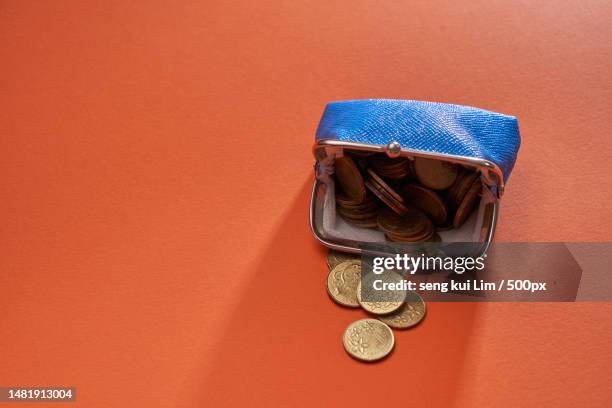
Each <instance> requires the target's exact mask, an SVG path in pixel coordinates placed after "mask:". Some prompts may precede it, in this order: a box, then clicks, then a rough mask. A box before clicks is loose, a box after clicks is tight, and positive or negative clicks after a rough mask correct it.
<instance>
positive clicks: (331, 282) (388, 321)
mask: <svg viewBox="0 0 612 408" xmlns="http://www.w3.org/2000/svg"><path fill="white" fill-rule="evenodd" d="M327 264H328V266H329V268H330V271H329V273H328V275H327V293H328V294H329V296H330V298H331V299H332V300H333V301H334V302H336V303H337V304H339V305H341V306H344V307H349V308H358V307H361V308H362V309H363V310H365V311H366V312H367V313H368V314H370V315H372V316H374V317H376V318H375V319H373V318H366V319H360V320H357V321H355V322H353V323H351V324H350V325H349V326H348V327H347V329H346V330H345V332H344V335H343V337H342V342H343V345H344V349H345V350H346V352H347V353H348V354H349V355H350V356H351V357H354V358H355V359H357V360H360V361H367V362H370V361H376V360H380V359H382V358H384V357H386V356H387V355H389V353H391V351H392V350H393V348H394V346H395V336H394V334H393V331H392V330H391V328H394V329H407V328H410V327H413V326H415V325H417V324H418V323H419V322H420V321H421V320H423V318H424V317H425V302H423V299H422V298H421V297H420V296H419V294H418V293H416V292H412V291H401V290H394V291H386V292H385V294H384V299H378V298H376V297H371V296H372V291H373V290H374V289H373V288H372V282H373V281H374V280H375V279H382V280H383V281H384V282H386V283H398V282H399V281H400V280H401V279H402V277H401V276H400V275H398V274H396V273H391V272H386V273H384V274H382V275H380V276H379V275H368V276H366V277H364V281H363V287H362V281H361V261H360V260H359V258H358V257H357V256H354V255H349V254H344V253H342V252H337V251H329V253H328V255H327ZM362 291H363V292H362ZM377 296H380V295H377Z"/></svg>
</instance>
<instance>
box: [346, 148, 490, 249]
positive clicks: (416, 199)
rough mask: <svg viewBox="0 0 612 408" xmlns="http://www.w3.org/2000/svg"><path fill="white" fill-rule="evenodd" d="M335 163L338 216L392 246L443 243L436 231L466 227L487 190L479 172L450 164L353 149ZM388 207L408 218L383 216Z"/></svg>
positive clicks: (400, 215)
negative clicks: (375, 232)
mask: <svg viewBox="0 0 612 408" xmlns="http://www.w3.org/2000/svg"><path fill="white" fill-rule="evenodd" d="M335 164H336V181H337V185H338V188H337V189H336V191H337V192H336V202H337V209H338V214H339V215H340V216H341V217H342V218H344V219H345V220H346V221H347V222H349V223H351V224H353V225H355V226H357V227H362V228H378V229H380V230H381V231H383V232H384V233H385V237H386V238H387V240H390V241H396V242H417V241H437V240H439V239H440V236H439V235H437V233H436V232H439V231H445V230H449V229H453V228H459V227H460V226H461V225H463V223H464V222H465V221H466V220H467V219H468V218H469V216H470V214H472V212H473V211H474V208H475V207H476V206H477V203H478V201H479V198H480V194H481V191H482V182H481V180H480V177H479V173H477V172H475V171H473V170H470V169H467V168H463V167H461V166H458V165H456V164H452V163H450V162H447V161H441V160H435V159H426V158H420V157H416V158H414V159H408V158H405V157H400V158H393V159H392V158H389V157H388V156H387V155H386V154H381V153H373V152H368V151H364V150H360V151H357V150H351V151H349V154H347V155H344V156H342V157H339V158H337V159H336V161H335ZM385 208H386V209H389V210H391V211H393V212H394V213H395V214H397V215H398V216H399V217H401V218H402V219H398V218H397V217H396V218H392V217H390V216H389V214H388V211H387V212H386V215H382V213H383V211H384V210H383V209H385ZM423 215H424V216H425V218H427V219H429V220H430V222H427V221H424V218H423ZM381 219H382V220H383V221H382V223H381ZM385 220H386V222H385Z"/></svg>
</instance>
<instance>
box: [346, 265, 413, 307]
mask: <svg viewBox="0 0 612 408" xmlns="http://www.w3.org/2000/svg"><path fill="white" fill-rule="evenodd" d="M376 280H381V281H382V282H383V283H395V284H399V283H401V281H402V277H401V276H400V275H398V274H397V273H395V272H384V273H383V274H381V275H375V274H370V275H368V276H366V277H364V280H363V284H362V281H359V283H358V284H357V301H358V302H359V305H361V307H362V308H363V309H364V310H365V311H366V312H370V313H372V314H375V315H384V314H389V313H393V312H395V311H396V310H398V309H399V308H400V307H402V304H403V303H404V300H405V299H406V291H404V290H400V289H397V290H396V289H394V290H390V289H386V290H380V291H379V290H376V289H375V288H374V282H375V281H376ZM377 292H379V293H377ZM368 299H374V300H368Z"/></svg>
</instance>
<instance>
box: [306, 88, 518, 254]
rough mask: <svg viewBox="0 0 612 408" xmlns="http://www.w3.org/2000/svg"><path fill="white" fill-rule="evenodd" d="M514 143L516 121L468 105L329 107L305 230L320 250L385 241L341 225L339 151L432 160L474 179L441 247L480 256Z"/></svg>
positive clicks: (360, 103)
mask: <svg viewBox="0 0 612 408" xmlns="http://www.w3.org/2000/svg"><path fill="white" fill-rule="evenodd" d="M519 146H520V134H519V128H518V123H517V120H516V118H515V117H513V116H508V115H504V114H500V113H495V112H491V111H487V110H483V109H478V108H473V107H469V106H461V105H453V104H446V103H434V102H422V101H411V100H390V99H368V100H352V101H341V102H332V103H329V104H328V105H327V106H326V108H325V111H324V112H323V116H322V117H321V121H320V122H319V126H318V128H317V133H316V141H315V144H314V148H313V152H314V156H315V160H316V164H315V181H314V186H313V190H312V196H311V204H310V226H311V229H312V232H313V234H314V236H315V237H316V239H317V240H319V241H320V242H321V243H322V244H323V245H325V246H327V247H329V248H332V249H336V250H341V251H347V252H355V253H360V252H361V251H362V247H363V244H364V243H376V242H384V241H385V237H384V235H383V233H382V232H380V231H375V230H371V229H366V228H359V227H356V226H354V225H350V224H347V223H346V222H344V221H343V220H342V218H341V217H338V216H336V211H335V207H336V205H335V185H334V178H333V177H332V174H333V171H334V169H333V166H334V159H335V158H337V157H341V156H342V155H343V154H344V150H345V149H351V150H353V151H354V150H365V151H372V152H378V153H386V154H387V155H388V156H389V157H398V156H402V157H407V158H408V159H411V160H414V158H415V157H424V158H433V159H437V160H443V161H448V162H451V163H454V164H458V165H461V166H462V167H464V168H468V169H472V170H474V171H477V172H478V173H479V174H480V179H481V181H482V184H483V189H482V194H481V197H480V203H479V205H478V206H477V210H476V211H474V213H473V214H472V215H471V216H470V218H469V219H468V221H467V222H465V224H464V225H463V226H462V227H461V228H460V229H458V230H452V231H446V232H443V233H440V236H441V238H442V241H443V242H479V243H481V244H482V248H483V251H486V248H488V246H489V244H490V243H491V240H492V239H493V236H494V233H495V225H496V221H497V217H498V215H499V201H500V199H501V197H502V196H503V193H504V190H505V188H506V183H507V182H508V178H509V177H510V173H511V172H512V168H513V167H514V163H515V161H516V157H517V153H518V150H519Z"/></svg>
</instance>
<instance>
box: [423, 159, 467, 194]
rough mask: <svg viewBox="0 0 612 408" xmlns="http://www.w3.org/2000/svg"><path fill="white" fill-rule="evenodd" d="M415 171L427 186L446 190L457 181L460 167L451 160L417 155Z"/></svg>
mask: <svg viewBox="0 0 612 408" xmlns="http://www.w3.org/2000/svg"><path fill="white" fill-rule="evenodd" d="M414 171H415V173H416V177H417V178H418V179H419V181H420V182H421V184H423V185H424V186H425V187H429V188H432V189H434V190H445V189H447V188H449V187H450V186H452V185H453V183H454V182H455V179H456V178H457V172H458V168H457V165H455V164H452V163H449V162H445V161H441V160H434V159H425V158H423V157H415V159H414Z"/></svg>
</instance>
